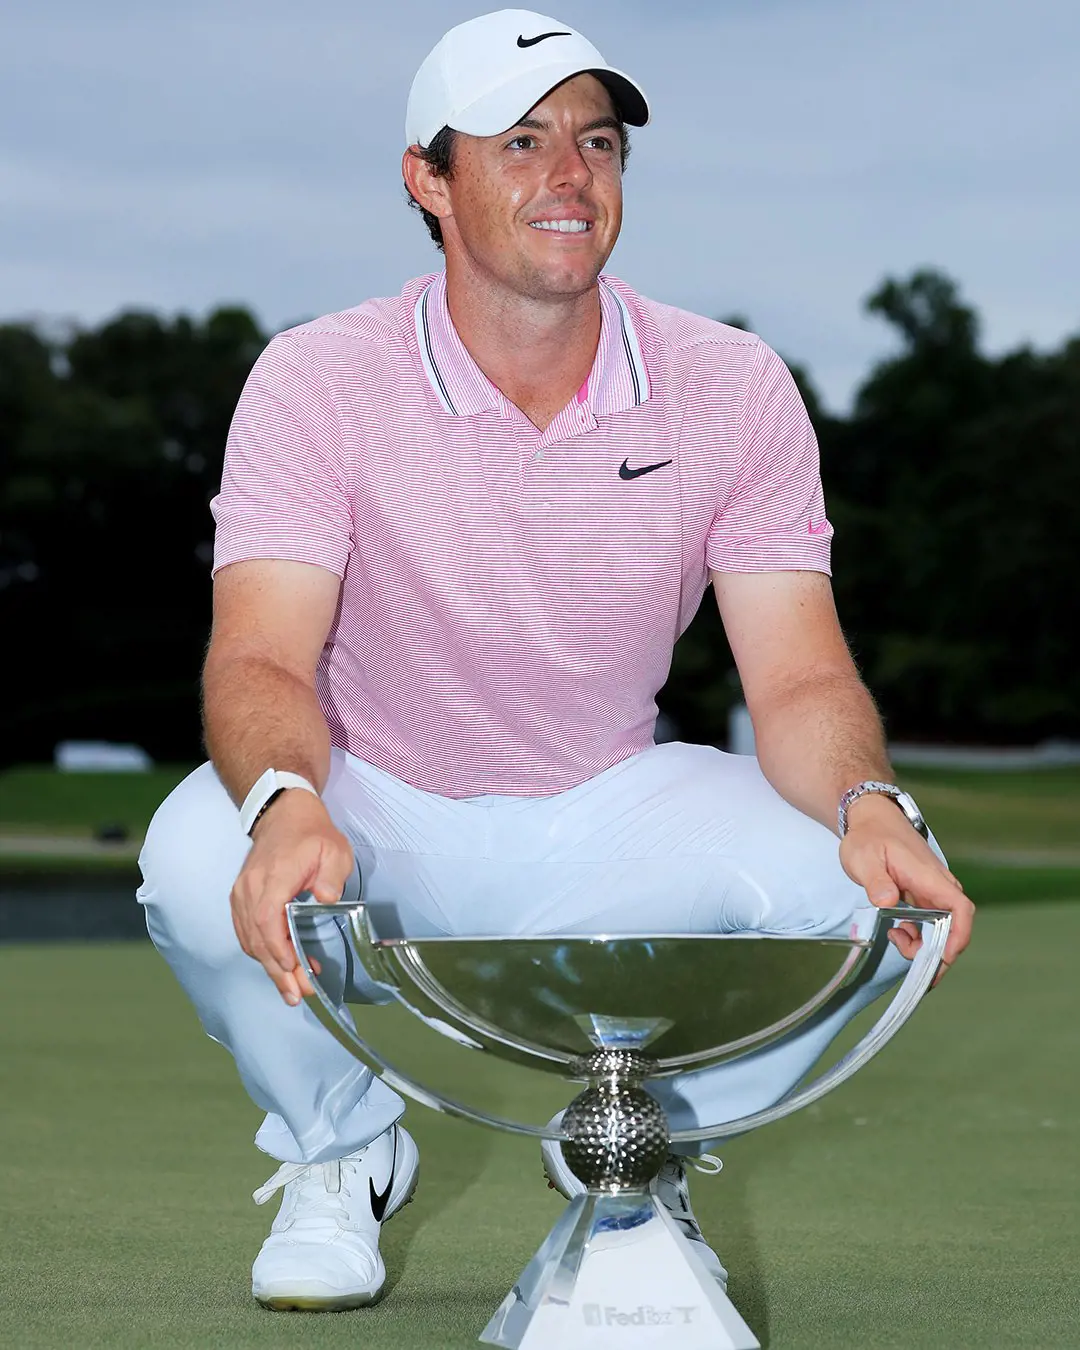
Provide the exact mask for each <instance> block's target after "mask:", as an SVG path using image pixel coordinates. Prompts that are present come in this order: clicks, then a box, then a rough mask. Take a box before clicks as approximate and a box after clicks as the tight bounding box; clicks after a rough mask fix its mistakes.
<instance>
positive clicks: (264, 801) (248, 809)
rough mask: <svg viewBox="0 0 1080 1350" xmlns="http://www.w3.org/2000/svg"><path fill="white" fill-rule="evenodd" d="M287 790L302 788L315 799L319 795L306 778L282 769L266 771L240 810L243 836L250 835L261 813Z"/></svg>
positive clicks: (256, 782) (257, 780)
mask: <svg viewBox="0 0 1080 1350" xmlns="http://www.w3.org/2000/svg"><path fill="white" fill-rule="evenodd" d="M287 788H303V790H304V791H305V792H311V793H314V795H315V796H316V797H317V796H318V795H319V791H318V789H317V788H316V787H314V786H313V785H312V784H311V783H309V782H308V780H307V779H306V778H301V776H300V775H299V774H298V773H288V772H286V771H285V770H283V769H267V771H266V772H265V773H264V774H262V775H261V776H260V777H259V778H258V779H256V781H255V784H254V786H253V787H252V789H251V791H250V792H249V793H248V795H247V796H246V797H245V798H244V804H243V806H241V808H240V827H241V829H242V830H243V831H244V833H245V834H250V833H251V831H252V830H253V829H254V828H255V822H256V821H257V820H258V819H259V817H260V816H261V815H262V813H263V812H264V811H265V810H266V808H267V807H268V806H269V805H270V803H271V802H272V801H273V800H274V798H275V797H277V796H278V795H279V794H280V793H282V792H284V791H285V790H286V789H287Z"/></svg>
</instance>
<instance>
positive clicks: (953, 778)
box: [899, 768, 1080, 865]
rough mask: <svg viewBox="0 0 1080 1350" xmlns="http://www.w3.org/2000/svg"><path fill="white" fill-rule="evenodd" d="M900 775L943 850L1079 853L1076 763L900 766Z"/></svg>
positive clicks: (1079, 774)
mask: <svg viewBox="0 0 1080 1350" xmlns="http://www.w3.org/2000/svg"><path fill="white" fill-rule="evenodd" d="M899 777H900V781H901V783H902V784H903V785H904V786H905V787H906V788H907V789H908V791H910V792H911V793H912V794H913V795H914V796H915V797H916V798H917V800H918V802H919V805H920V807H922V809H923V811H924V812H925V814H926V817H927V819H928V820H929V822H930V825H931V828H932V829H933V831H934V833H935V835H937V837H938V839H939V840H940V841H941V842H942V846H943V847H944V848H945V850H946V852H947V853H950V854H957V855H963V854H969V853H972V852H976V853H979V852H985V851H986V850H991V851H1002V852H1004V851H1007V850H1010V849H1027V850H1033V851H1034V850H1064V851H1068V852H1070V853H1074V854H1077V855H1078V857H1080V768H1060V769H1040V770H1038V771H1032V772H1016V773H1013V772H1008V773H977V772H960V771H958V770H954V769H919V770H915V769H905V770H904V771H903V773H901V774H900V775H899ZM1078 865H1080V864H1078Z"/></svg>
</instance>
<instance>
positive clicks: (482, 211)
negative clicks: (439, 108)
mask: <svg viewBox="0 0 1080 1350" xmlns="http://www.w3.org/2000/svg"><path fill="white" fill-rule="evenodd" d="M621 151H622V146H621V142H620V136H619V122H618V119H617V117H616V115H615V109H614V106H613V104H612V101H611V95H610V94H609V93H608V91H607V90H606V89H605V88H604V86H603V85H602V84H601V83H600V81H599V80H597V79H596V78H595V77H594V76H592V75H577V76H575V77H574V79H572V80H568V81H567V82H566V83H565V84H562V85H560V86H559V87H558V88H557V89H555V90H553V91H552V93H550V94H549V95H548V96H547V97H546V98H545V99H543V100H542V102H540V103H538V104H537V105H536V107H535V108H533V109H531V111H530V112H529V113H528V114H527V115H526V116H525V117H523V118H522V119H521V121H520V122H519V123H518V124H517V125H516V126H514V127H511V128H510V130H509V131H505V132H503V133H502V135H500V136H466V135H463V134H459V135H458V136H457V138H456V141H455V145H454V161H453V165H454V167H453V175H452V177H451V178H449V179H447V180H443V185H444V188H445V191H446V195H447V199H448V202H449V205H450V208H451V210H452V215H451V216H449V217H444V218H443V220H442V230H443V238H444V242H445V247H446V252H447V256H448V257H456V258H461V259H462V260H464V261H465V262H466V263H467V265H468V266H469V267H470V268H471V269H472V270H474V271H478V272H480V273H481V274H483V275H485V276H486V277H488V278H489V279H491V280H493V281H495V282H496V283H498V284H499V285H501V286H503V287H505V288H507V289H508V290H511V291H513V292H514V293H515V294H517V295H523V296H528V297H529V298H531V299H537V300H543V299H555V298H558V297H567V296H573V295H579V294H581V293H583V292H584V291H587V290H589V289H591V287H592V286H594V285H595V284H596V278H597V277H598V276H599V274H600V271H601V269H602V268H603V266H604V263H605V262H607V259H608V256H609V255H610V253H611V250H612V249H613V248H614V247H615V240H616V239H617V238H618V236H619V227H620V225H621V224H622V166H621Z"/></svg>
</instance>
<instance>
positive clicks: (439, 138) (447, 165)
mask: <svg viewBox="0 0 1080 1350" xmlns="http://www.w3.org/2000/svg"><path fill="white" fill-rule="evenodd" d="M457 135H458V134H457V132H456V131H455V130H454V128H453V127H443V128H442V129H441V130H439V131H437V132H436V133H435V135H434V136H432V138H431V141H430V142H429V143H428V144H427V145H426V146H423V145H418V146H416V148H415V149H410V151H409V153H410V154H412V155H418V156H419V157H420V158H421V159H422V160H423V161H424V163H425V164H426V165H427V166H428V168H429V169H430V170H431V172H432V173H433V174H434V175H435V177H436V178H453V176H454V146H455V144H456V143H457ZM619 141H620V162H621V164H622V167H623V168H624V169H625V168H626V161H627V160H628V159H629V158H630V134H629V132H628V131H627V129H626V123H625V122H620V123H619ZM405 191H406V193H407V195H408V198H409V205H410V206H413V207H415V208H416V210H417V211H419V212H420V214H421V216H423V218H424V224H425V225H426V226H427V228H428V234H430V235H431V237H432V239H433V240H434V241H435V247H436V248H437V249H438V250H439V251H440V252H442V247H443V237H442V225H441V224H440V223H439V217H438V216H434V215H432V214H431V212H430V211H425V210H424V208H423V207H422V206H421V205H420V203H419V202H418V201H417V200H416V198H415V197H414V196H413V195H412V193H411V192H409V189H408V188H406V189H405Z"/></svg>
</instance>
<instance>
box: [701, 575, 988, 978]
mask: <svg viewBox="0 0 1080 1350" xmlns="http://www.w3.org/2000/svg"><path fill="white" fill-rule="evenodd" d="M711 576H712V583H713V589H714V591H715V593H716V600H717V604H718V605H719V607H720V614H721V617H722V618H723V621H724V628H725V630H726V632H727V636H728V641H729V643H730V644H731V650H732V653H733V655H734V657H735V663H736V665H737V666H738V669H739V675H740V677H741V679H742V686H743V693H744V696H745V698H746V704H747V707H748V708H749V710H750V717H751V720H752V722H753V725H754V739H755V743H756V746H757V755H758V762H759V763H760V765H761V769H762V772H763V773H764V774H765V777H766V778H767V779H768V780H769V782H770V783H771V784H772V785H773V787H774V788H776V790H777V792H779V793H780V795H781V796H782V797H784V798H786V800H787V801H789V802H791V804H792V805H793V806H796V807H798V809H799V810H800V811H803V812H804V813H805V814H806V815H809V816H812V817H813V818H814V819H815V820H819V821H820V822H821V823H822V824H823V825H826V826H828V828H829V829H831V830H833V831H836V829H837V819H836V813H837V808H838V806H839V803H840V798H841V796H842V795H843V794H844V792H846V791H847V789H848V788H850V787H853V786H854V785H855V784H856V783H859V782H862V781H864V780H866V779H885V780H887V781H888V780H889V779H890V778H891V772H892V771H891V769H890V767H889V760H888V753H887V751H886V748H885V737H884V732H883V730H882V725H881V719H880V717H879V716H878V713H877V709H876V708H875V707H874V703H873V700H872V699H871V697H870V695H869V693H868V692H867V689H866V686H865V685H864V684H863V682H862V680H861V679H860V678H859V674H858V671H857V670H856V669H855V663H854V662H853V661H852V659H851V654H850V653H849V651H848V648H847V644H846V643H845V641H844V637H843V634H842V633H841V631H840V624H839V622H838V620H837V617H836V607H835V605H834V603H833V597H832V587H831V585H830V583H829V579H828V577H826V576H825V575H824V574H822V573H820V572H757V573H739V572H716V571H714V572H713V573H712V574H711ZM840 861H841V863H842V864H843V867H844V870H845V871H846V872H847V874H848V875H849V876H850V877H851V878H852V880H853V881H856V882H858V884H859V885H860V886H863V887H864V888H865V890H866V893H867V895H868V897H869V899H870V900H871V902H872V903H873V904H875V905H893V904H896V903H897V902H898V901H899V900H900V898H901V896H904V897H906V898H907V899H909V900H910V901H911V902H912V903H914V904H917V905H921V906H924V907H929V908H940V909H948V910H950V911H951V912H952V915H953V926H952V932H951V933H950V936H949V943H948V947H947V949H946V952H945V960H946V963H949V962H951V961H953V960H954V959H955V958H956V957H957V956H958V955H959V953H960V952H961V951H963V949H964V948H965V947H966V946H967V944H968V941H969V939H970V936H971V925H972V918H973V914H974V906H973V905H972V903H971V901H970V900H969V899H968V898H967V896H965V895H964V893H963V891H962V889H961V888H960V883H959V882H958V881H957V880H956V878H955V877H954V876H953V875H952V873H951V872H950V871H949V870H948V868H946V867H945V866H944V865H943V864H942V862H941V861H940V859H939V858H938V857H937V855H936V854H935V853H934V852H933V850H932V849H931V848H930V847H929V845H928V844H927V843H926V841H925V840H924V839H923V838H922V836H921V835H920V834H919V833H918V832H917V831H916V830H915V829H914V828H913V827H912V826H911V824H910V823H909V822H908V820H907V818H906V817H905V816H904V814H903V813H902V812H901V811H900V810H899V809H898V808H897V807H896V805H895V803H893V802H892V801H891V800H890V799H889V798H887V797H883V796H880V795H876V794H875V795H871V794H867V795H866V796H864V797H860V798H859V799H858V800H857V801H856V802H855V803H854V804H853V806H852V808H851V811H850V814H849V827H848V831H847V834H846V835H845V836H844V839H843V841H842V842H841V845H840ZM895 941H896V945H897V946H898V947H899V948H900V950H901V951H902V952H903V953H904V955H905V956H910V955H912V954H913V953H914V951H915V950H916V948H917V946H918V940H917V933H915V932H914V931H911V932H902V931H898V932H897V933H896V936H895Z"/></svg>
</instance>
